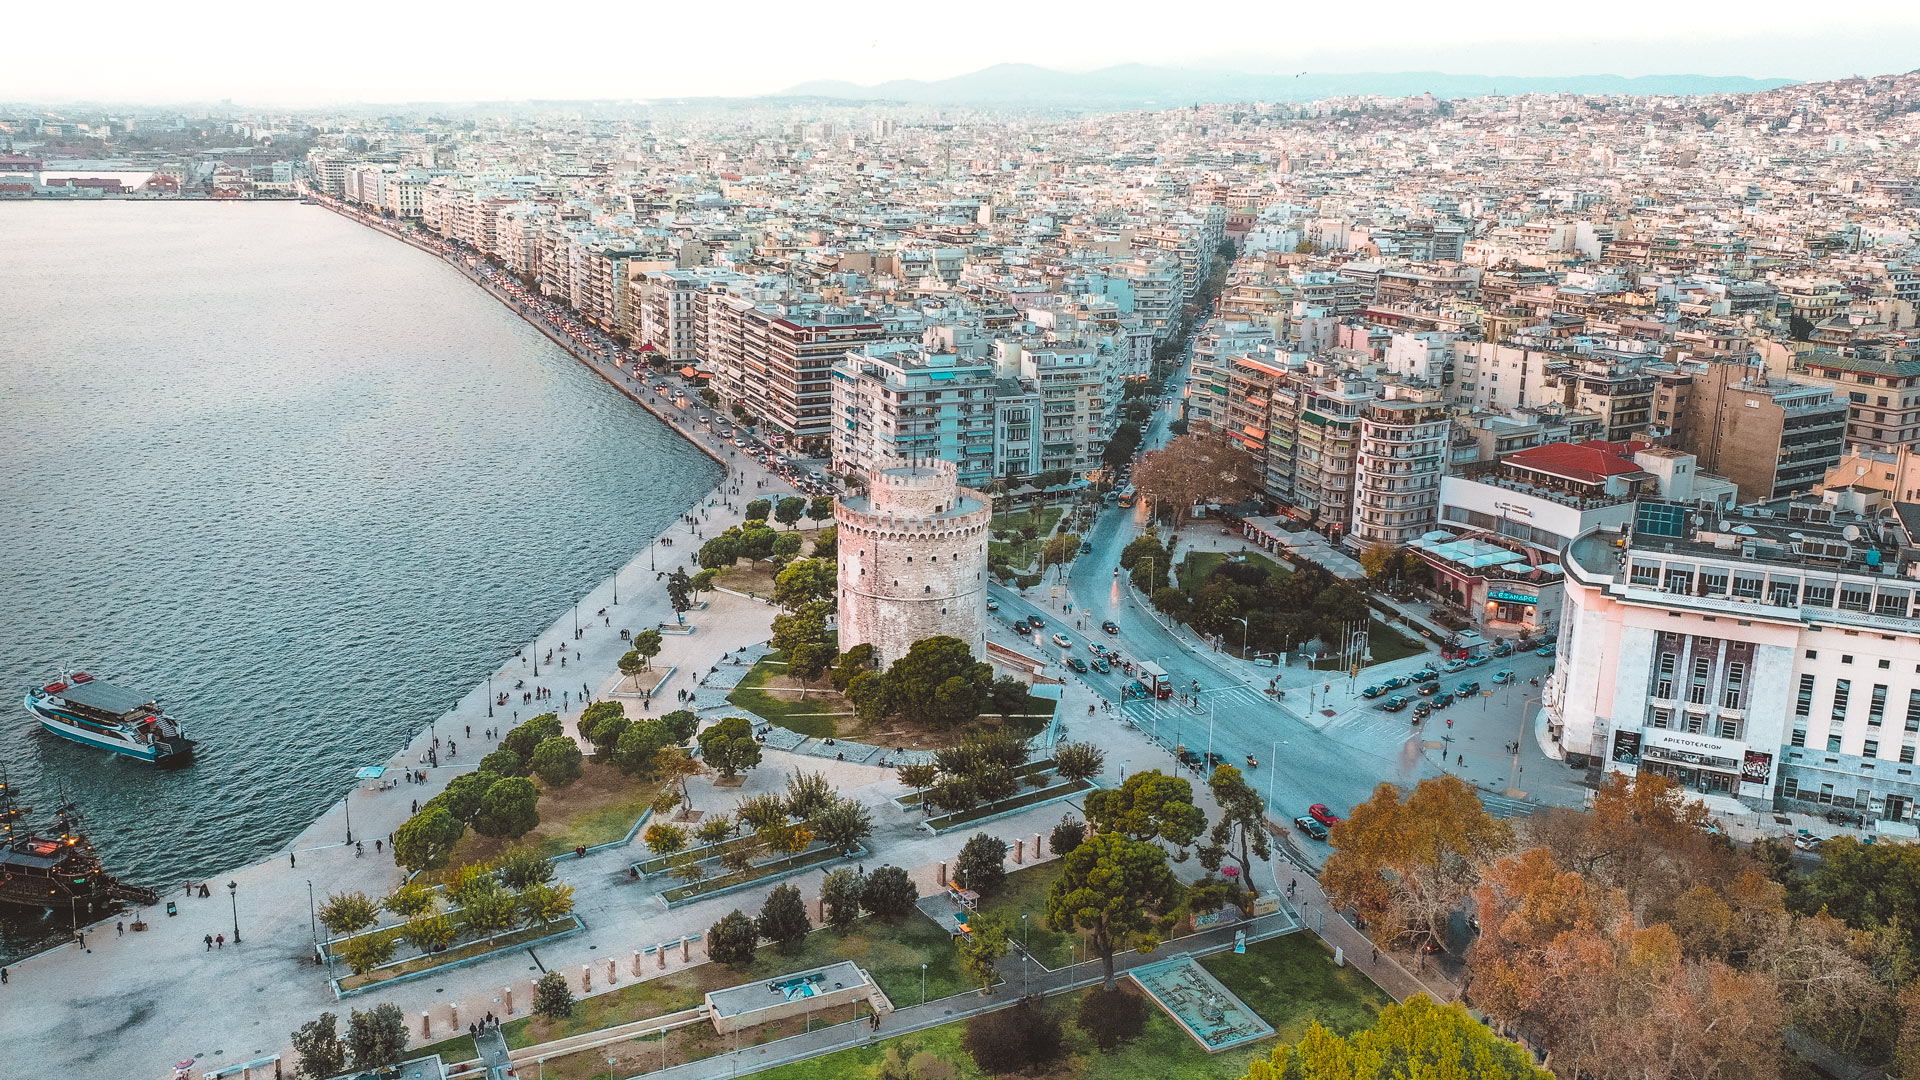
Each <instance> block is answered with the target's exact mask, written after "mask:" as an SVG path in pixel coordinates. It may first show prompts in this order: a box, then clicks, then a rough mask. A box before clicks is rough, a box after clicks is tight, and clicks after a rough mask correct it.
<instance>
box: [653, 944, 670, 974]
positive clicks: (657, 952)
mask: <svg viewBox="0 0 1920 1080" xmlns="http://www.w3.org/2000/svg"><path fill="white" fill-rule="evenodd" d="M653 959H654V961H655V963H654V965H653V966H654V967H657V968H664V967H666V966H667V947H666V945H665V944H660V945H656V946H654V949H653Z"/></svg>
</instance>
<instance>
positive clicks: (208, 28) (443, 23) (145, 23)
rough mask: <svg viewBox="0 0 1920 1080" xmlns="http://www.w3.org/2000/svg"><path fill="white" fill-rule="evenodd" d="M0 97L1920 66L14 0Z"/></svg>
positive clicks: (652, 91)
mask: <svg viewBox="0 0 1920 1080" xmlns="http://www.w3.org/2000/svg"><path fill="white" fill-rule="evenodd" d="M0 26H3V27H4V34H5V38H6V40H7V41H8V42H9V45H8V47H7V49H6V50H5V57H6V58H5V62H4V63H0V101H7V100H13V101H74V100H91V101H115V102H149V103H165V102H173V101H213V100H219V99H223V98H231V99H233V100H234V101H235V102H236V103H247V104H289V105H310V104H325V103H335V102H388V101H422V100H438V101H450V100H473V99H487V100H497V99H518V98H636V97H665V96H678V95H702V96H704V95H751V94H762V93H770V92H775V91H778V90H781V89H784V88H786V87H788V86H791V85H793V84H795V83H799V82H803V81H806V80H808V79H818V78H836V79H848V80H851V81H854V82H858V83H874V82H882V81H885V80H887V79H895V78H921V79H937V78H944V77H946V76H950V75H959V74H963V73H965V72H968V71H973V70H976V69H979V68H982V67H986V66H988V65H990V64H997V63H1005V62H1020V63H1032V64H1040V65H1043V66H1047V67H1054V68H1061V69H1065V70H1073V71H1085V70H1091V69H1094V68H1099V67H1104V66H1107V65H1110V64H1120V63H1149V64H1163V65H1169V66H1180V65H1190V64H1194V63H1199V62H1212V63H1214V64H1217V65H1218V66H1223V67H1233V68H1238V69H1241V70H1267V71H1280V70H1301V71H1316V72H1354V71H1408V70H1438V71H1449V72H1454V73H1460V74H1485V75H1553V74H1597V73H1605V74H1619V75H1645V74H1704V75H1752V76H1760V77H1778V78H1793V79H1826V78H1835V77H1840V76H1845V75H1849V74H1862V75H1867V74H1886V73H1889V72H1893V71H1901V70H1907V69H1911V68H1914V67H1920V3H1916V2H1914V0H1855V2H1854V3H1851V4H1846V5H1838V4H1831V5H1808V4H1805V3H1803V2H1798V0H1792V2H1789V0H1738V2H1728V0H1709V2H1696V3H1690V4H1684V3H1673V2H1672V0H1657V2H1656V0H1611V2H1609V3H1605V4H1574V3H1555V2H1540V0H1525V2H1521V0H1468V2H1467V3H1464V4H1444V3H1431V2H1427V0H1373V2H1368V3H1359V4H1356V3H1332V4H1328V3H1316V4H1310V5H1309V4H1296V3H1288V2H1286V0H1277V2H1260V0H1252V2H1238V0H1228V2H1226V3H1214V4H1199V5H1188V4H1179V3H1164V2H1155V3H1147V2H1142V0H1116V2H1113V3H1107V4H1083V3H1071V4H1068V3H1045V2H1041V3H1034V2H1032V0H1018V2H1016V0H968V2H965V3H926V2H924V0H922V2H914V0H894V2H884V0H850V2H832V0H828V2H825V3H808V2H805V0H800V2H793V0H779V2H774V0H736V2H733V3H692V4H684V3H683V4H660V3H648V2H645V0H604V2H603V0H553V2H549V3H544V4H512V5H507V4H496V3H491V2H488V0H400V2H398V3H381V4H373V5H366V4H352V3H345V4H341V3H335V4H322V5H307V6H299V7H295V6H292V5H241V6H234V5H230V4H229V5H220V4H185V5H181V4H155V3H151V2H150V0H139V2H135V0H96V2H94V3H88V4H82V5H75V4H71V3H64V4H62V3H48V2H44V0H37V2H22V3H16V4H11V5H8V11H7V15H6V17H5V19H4V21H0Z"/></svg>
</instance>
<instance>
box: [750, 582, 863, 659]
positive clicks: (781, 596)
mask: <svg viewBox="0 0 1920 1080" xmlns="http://www.w3.org/2000/svg"><path fill="white" fill-rule="evenodd" d="M837 575H838V571H837V570H836V568H835V567H834V564H833V563H832V562H831V561H830V560H827V559H795V560H794V561H792V562H790V563H788V564H787V565H786V567H785V568H784V569H782V570H781V571H780V573H779V574H778V575H777V576H776V577H775V578H774V579H773V602H774V603H776V604H778V605H780V606H781V607H783V608H785V609H787V610H788V611H799V610H800V609H801V608H804V607H806V606H807V605H809V604H814V603H826V604H831V603H832V601H833V598H834V595H835V592H836V591H837V580H838V578H837ZM869 654H871V650H869Z"/></svg>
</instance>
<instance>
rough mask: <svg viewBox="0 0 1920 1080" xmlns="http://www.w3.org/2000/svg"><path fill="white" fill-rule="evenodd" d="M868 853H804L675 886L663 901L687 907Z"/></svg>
mask: <svg viewBox="0 0 1920 1080" xmlns="http://www.w3.org/2000/svg"><path fill="white" fill-rule="evenodd" d="M865 854H866V849H865V848H861V849H859V850H857V851H855V852H854V853H853V854H852V855H848V854H846V853H843V852H839V851H834V850H833V849H832V848H826V847H821V848H815V849H813V850H811V851H803V852H801V853H800V854H798V855H792V856H788V857H787V858H784V859H777V860H775V861H773V862H770V863H762V864H760V865H758V866H749V867H747V868H746V869H745V870H742V871H740V872H738V873H734V874H722V875H721V876H719V877H710V878H703V879H702V880H700V881H695V882H690V883H688V884H686V885H676V886H674V887H673V888H671V889H668V890H666V891H665V892H663V893H661V894H660V899H662V900H664V901H666V904H667V906H668V907H672V906H674V905H675V904H684V903H686V902H688V901H689V900H698V899H700V898H701V897H704V896H713V895H715V894H717V893H723V892H731V891H732V890H734V889H741V888H745V887H746V886H748V885H752V884H755V883H757V882H762V881H770V880H772V879H775V878H782V877H785V876H787V875H788V874H793V873H798V872H799V871H801V870H806V869H809V868H811V867H815V866H820V865H823V864H825V863H830V862H834V861H836V860H839V859H849V858H856V857H859V856H863V855H865Z"/></svg>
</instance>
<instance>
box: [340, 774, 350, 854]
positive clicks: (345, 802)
mask: <svg viewBox="0 0 1920 1080" xmlns="http://www.w3.org/2000/svg"><path fill="white" fill-rule="evenodd" d="M340 805H341V806H344V807H346V808H347V843H349V844H351V843H353V788H348V789H347V793H346V795H345V796H344V797H342V798H341V800H340Z"/></svg>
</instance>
